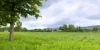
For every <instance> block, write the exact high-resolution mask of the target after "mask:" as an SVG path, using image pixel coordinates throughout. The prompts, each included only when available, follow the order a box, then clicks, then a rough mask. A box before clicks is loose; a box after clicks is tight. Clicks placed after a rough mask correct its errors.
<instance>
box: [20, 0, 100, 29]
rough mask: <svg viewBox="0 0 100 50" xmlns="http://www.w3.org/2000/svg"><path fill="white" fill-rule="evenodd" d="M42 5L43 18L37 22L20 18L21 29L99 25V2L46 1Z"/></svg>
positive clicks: (32, 18)
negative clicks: (68, 25) (64, 25)
mask: <svg viewBox="0 0 100 50" xmlns="http://www.w3.org/2000/svg"><path fill="white" fill-rule="evenodd" d="M43 5H44V6H43V7H42V8H39V9H40V11H41V15H42V16H43V17H42V18H39V19H37V20H36V19H35V18H34V17H32V16H29V18H27V19H24V18H22V19H21V21H22V23H23V27H27V28H29V29H33V28H47V27H58V26H60V25H63V24H74V25H75V26H89V25H100V24H99V23H98V22H99V19H100V17H99V16H100V15H99V14H100V6H99V5H100V0H48V1H47V2H43Z"/></svg>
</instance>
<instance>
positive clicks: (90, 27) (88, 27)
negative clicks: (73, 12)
mask: <svg viewBox="0 0 100 50" xmlns="http://www.w3.org/2000/svg"><path fill="white" fill-rule="evenodd" d="M94 27H97V28H100V25H94V26H86V27H81V28H82V29H93V28H94Z"/></svg>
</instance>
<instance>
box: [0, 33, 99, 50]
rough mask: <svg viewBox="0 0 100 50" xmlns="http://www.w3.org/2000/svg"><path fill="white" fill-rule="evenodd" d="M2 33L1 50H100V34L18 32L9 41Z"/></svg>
mask: <svg viewBox="0 0 100 50" xmlns="http://www.w3.org/2000/svg"><path fill="white" fill-rule="evenodd" d="M8 35H9V34H8V32H4V33H3V32H0V50H100V33H99V32H93V33H92V32H83V33H81V32H80V33H79V32H78V33H77V32H76V33H71V32H70V33H69V32H16V33H15V34H14V36H15V37H14V41H13V42H9V41H8Z"/></svg>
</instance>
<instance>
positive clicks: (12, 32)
mask: <svg viewBox="0 0 100 50" xmlns="http://www.w3.org/2000/svg"><path fill="white" fill-rule="evenodd" d="M13 36H14V23H10V34H9V41H13V38H14V37H13Z"/></svg>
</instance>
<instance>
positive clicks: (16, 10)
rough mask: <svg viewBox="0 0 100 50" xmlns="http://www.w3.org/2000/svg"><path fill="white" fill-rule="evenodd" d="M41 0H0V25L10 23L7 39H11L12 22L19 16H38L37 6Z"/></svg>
mask: <svg viewBox="0 0 100 50" xmlns="http://www.w3.org/2000/svg"><path fill="white" fill-rule="evenodd" d="M42 1H43V0H0V25H4V26H6V25H7V24H10V34H9V41H12V40H13V32H14V24H15V23H16V22H18V21H19V19H20V17H24V18H27V17H28V15H33V16H34V17H35V18H36V19H37V18H38V17H41V16H40V14H39V13H40V11H39V9H38V6H42Z"/></svg>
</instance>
